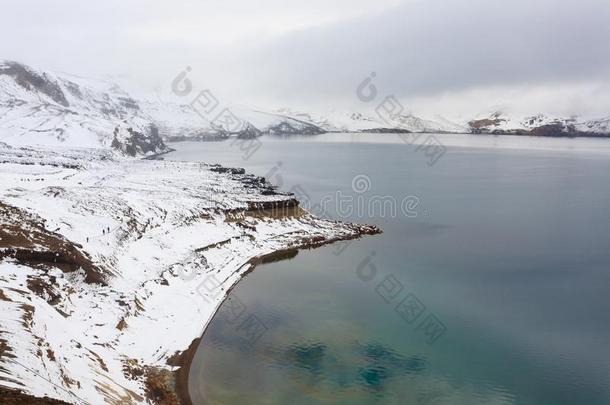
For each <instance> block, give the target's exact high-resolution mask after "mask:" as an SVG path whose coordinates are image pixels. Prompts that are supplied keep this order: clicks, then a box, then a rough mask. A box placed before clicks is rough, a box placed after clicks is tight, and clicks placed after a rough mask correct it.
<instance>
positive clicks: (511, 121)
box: [468, 111, 610, 136]
mask: <svg viewBox="0 0 610 405" xmlns="http://www.w3.org/2000/svg"><path fill="white" fill-rule="evenodd" d="M468 126H469V128H470V132H471V133H492V134H514V135H533V136H610V118H605V119H594V120H585V119H582V118H579V117H576V116H574V117H570V118H554V117H549V116H547V115H544V114H536V115H526V116H523V115H515V114H510V113H506V112H502V111H493V112H491V113H486V114H482V115H480V116H479V117H477V118H475V119H473V120H471V121H470V122H468Z"/></svg>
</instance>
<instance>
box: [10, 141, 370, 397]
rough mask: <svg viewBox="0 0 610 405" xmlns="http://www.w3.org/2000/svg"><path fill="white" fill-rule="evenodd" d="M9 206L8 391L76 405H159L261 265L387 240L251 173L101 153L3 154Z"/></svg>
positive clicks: (42, 151)
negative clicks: (221, 309) (213, 322)
mask: <svg viewBox="0 0 610 405" xmlns="http://www.w3.org/2000/svg"><path fill="white" fill-rule="evenodd" d="M0 195H1V196H2V197H0V385H1V386H5V387H9V388H14V389H19V390H22V391H24V392H25V393H27V394H31V395H35V396H49V397H52V398H57V399H60V400H63V401H66V402H68V403H75V404H76V403H78V404H80V403H88V404H101V403H114V404H119V403H121V404H126V403H127V404H132V403H151V402H152V403H156V401H149V400H150V398H151V396H150V389H151V381H153V380H154V378H153V377H155V376H159V375H161V376H166V377H167V376H170V377H171V376H172V374H171V373H172V372H173V371H175V370H176V364H175V356H174V355H175V354H177V353H180V352H183V351H185V350H186V349H188V348H189V345H191V343H192V342H193V340H194V339H195V338H198V337H199V336H200V334H201V332H202V330H203V328H204V327H205V326H206V325H207V323H208V322H209V321H210V319H211V317H212V315H213V314H214V312H215V310H216V309H217V307H218V306H219V305H220V302H221V300H222V299H223V297H224V296H225V295H226V293H227V291H228V289H229V288H230V287H231V286H232V285H233V284H234V283H236V282H237V281H238V280H239V278H240V277H241V276H242V275H243V274H244V273H245V272H246V271H248V270H249V269H251V268H252V265H253V263H254V261H253V259H255V258H257V257H261V256H263V255H266V254H270V253H272V252H277V251H280V250H284V249H288V248H298V247H304V246H315V245H319V244H323V243H327V242H329V241H332V240H336V239H345V238H353V237H357V236H359V235H362V234H364V233H375V232H377V230H376V229H375V228H373V227H365V226H357V225H350V224H344V223H338V222H333V221H327V220H321V219H317V218H314V217H313V216H311V215H310V214H308V213H306V212H304V211H302V210H301V209H300V208H299V207H298V206H296V201H295V200H294V199H293V198H292V196H290V195H284V194H277V193H274V192H273V188H272V187H270V186H269V185H268V184H266V182H264V181H263V180H262V179H261V178H257V177H254V176H251V175H247V174H244V173H243V171H241V170H227V169H224V168H221V167H218V166H209V165H205V164H201V163H185V162H166V161H155V160H139V159H129V158H124V157H117V155H116V154H114V153H111V152H109V151H104V150H99V149H98V150H74V151H65V150H62V151H57V150H51V149H40V148H16V147H10V146H8V145H6V144H1V143H0ZM272 208H274V212H275V214H274V215H273V216H271V215H268V214H267V213H268V212H269V210H270V209H272ZM94 281H97V282H94ZM171 378H173V377H171ZM168 395H169V394H168ZM172 395H173V394H172Z"/></svg>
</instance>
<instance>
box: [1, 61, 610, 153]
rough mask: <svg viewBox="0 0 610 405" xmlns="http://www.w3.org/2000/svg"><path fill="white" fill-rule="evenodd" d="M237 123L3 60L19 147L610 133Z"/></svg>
mask: <svg viewBox="0 0 610 405" xmlns="http://www.w3.org/2000/svg"><path fill="white" fill-rule="evenodd" d="M230 112H231V113H232V114H233V115H234V116H235V118H236V119H237V121H238V125H237V126H235V125H232V128H228V127H227V126H226V125H225V124H223V123H219V122H217V121H215V120H214V119H213V118H212V119H211V120H208V119H206V118H204V117H202V115H201V114H200V113H198V112H197V111H196V110H195V109H194V108H193V106H192V105H190V104H188V102H182V103H179V102H173V101H169V100H161V99H159V98H153V97H150V98H146V97H134V96H133V95H131V94H129V93H128V92H126V91H125V90H123V89H122V88H121V87H120V86H118V85H117V84H116V83H113V82H112V81H108V80H96V79H87V78H82V77H78V76H73V75H69V74H65V73H51V72H46V71H41V70H37V69H34V68H31V67H28V66H26V65H23V64H20V63H17V62H0V141H2V142H7V143H9V144H14V145H42V146H62V147H71V148H74V147H87V148H99V147H101V148H114V149H117V150H119V151H121V152H123V153H124V154H127V155H130V156H141V155H153V154H159V153H163V152H166V151H167V150H168V147H167V146H166V145H165V143H164V141H181V140H214V139H224V138H227V137H231V136H237V137H242V138H252V137H257V136H260V135H264V134H271V135H316V134H321V133H324V132H379V133H381V132H427V133H475V134H479V133H492V134H516V135H535V136H610V118H603V119H597V120H585V119H579V118H576V117H570V118H551V117H547V116H544V115H540V114H538V115H529V116H519V115H515V114H511V113H506V112H496V111H493V112H491V113H486V114H482V115H480V116H478V117H475V118H474V119H471V120H468V121H467V122H452V121H450V120H448V119H446V118H444V117H441V116H434V117H432V118H422V117H419V116H416V115H413V114H407V113H401V114H391V115H388V116H384V115H383V112H382V111H378V112H376V111H372V112H369V113H365V112H359V111H339V110H332V111H328V112H324V113H315V114H314V113H310V112H300V111H294V110H291V109H288V108H282V109H278V110H276V111H274V112H265V111H262V110H261V109H257V108H249V107H244V106H239V105H237V106H231V107H230Z"/></svg>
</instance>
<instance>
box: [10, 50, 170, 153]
mask: <svg viewBox="0 0 610 405" xmlns="http://www.w3.org/2000/svg"><path fill="white" fill-rule="evenodd" d="M0 140H2V141H4V142H9V143H11V144H17V145H46V146H63V147H86V148H99V147H107V148H109V147H114V148H115V149H119V150H121V151H123V152H125V153H126V154H129V155H132V156H135V155H148V154H157V153H162V152H164V151H166V150H167V147H166V146H165V144H164V143H163V141H162V139H161V137H160V136H159V133H158V129H157V128H156V127H155V125H154V124H153V121H152V120H151V119H150V116H148V114H146V112H145V111H143V110H142V108H141V107H140V105H139V103H138V101H137V100H135V99H133V98H132V97H130V96H129V94H127V93H126V92H124V91H123V90H121V89H120V88H119V87H118V86H116V85H114V84H112V83H109V82H104V81H98V80H91V79H83V78H80V77H76V76H70V75H59V74H53V73H49V72H42V71H39V70H36V69H33V68H30V67H28V66H25V65H22V64H20V63H17V62H3V63H0Z"/></svg>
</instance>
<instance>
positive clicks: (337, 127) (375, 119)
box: [277, 108, 467, 133]
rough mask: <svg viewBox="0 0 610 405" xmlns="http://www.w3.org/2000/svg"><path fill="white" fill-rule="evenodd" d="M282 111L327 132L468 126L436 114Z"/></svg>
mask: <svg viewBox="0 0 610 405" xmlns="http://www.w3.org/2000/svg"><path fill="white" fill-rule="evenodd" d="M277 112H278V113H280V114H284V115H287V116H292V117H295V118H298V119H301V120H304V121H308V122H312V123H314V124H315V125H317V126H318V127H319V128H321V129H323V130H325V131H328V132H397V131H404V132H437V133H439V132H441V133H463V132H467V128H466V127H465V126H463V125H458V124H456V123H453V122H450V121H449V120H447V119H445V118H443V117H440V116H437V117H435V119H424V118H420V117H417V116H415V115H412V114H392V115H389V116H383V115H382V114H377V113H372V114H367V113H363V112H358V111H336V110H333V111H329V112H327V113H324V114H318V115H315V114H309V113H303V112H295V111H292V110H289V109H286V108H284V109H280V110H278V111H277Z"/></svg>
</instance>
